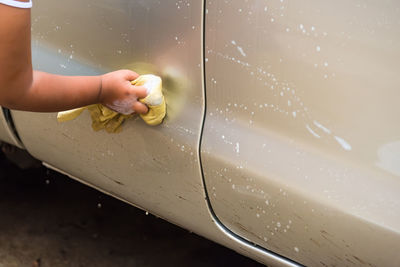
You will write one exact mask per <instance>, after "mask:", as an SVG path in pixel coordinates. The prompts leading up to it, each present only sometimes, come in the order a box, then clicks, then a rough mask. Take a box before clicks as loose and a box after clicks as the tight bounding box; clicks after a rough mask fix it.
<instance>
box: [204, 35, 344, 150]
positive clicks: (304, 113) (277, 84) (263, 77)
mask: <svg viewBox="0 0 400 267" xmlns="http://www.w3.org/2000/svg"><path fill="white" fill-rule="evenodd" d="M231 43H232V45H234V46H236V47H237V49H238V51H239V52H240V54H241V55H242V56H246V54H244V52H243V53H242V52H241V50H240V49H239V46H237V44H236V42H235V41H234V40H232V41H231ZM208 53H209V54H215V55H216V56H217V57H219V58H222V59H224V60H228V61H230V62H233V63H235V64H239V65H241V66H242V67H244V68H245V69H247V71H248V73H249V74H250V75H251V76H255V77H256V78H257V80H259V81H265V82H264V86H269V88H270V90H277V89H278V88H280V89H282V90H281V92H280V93H279V96H281V97H283V96H285V95H287V96H288V97H289V98H290V99H289V100H288V101H287V105H288V107H291V106H294V104H297V106H299V107H300V108H299V109H296V110H294V111H291V112H290V114H291V115H292V119H297V118H298V117H302V118H303V120H304V121H305V122H304V123H305V129H306V130H307V132H309V133H310V134H311V135H312V136H313V137H315V138H318V139H320V138H321V136H322V134H324V135H327V136H332V138H333V139H334V140H335V141H336V142H337V143H338V144H339V145H340V146H341V147H342V148H343V149H344V150H346V151H351V150H352V147H351V145H350V144H349V143H348V142H347V141H345V140H344V139H343V138H341V137H339V136H337V135H334V134H333V133H332V130H330V129H329V128H327V127H326V126H324V125H323V124H322V123H320V122H318V121H316V120H314V119H313V118H312V115H311V114H310V112H309V111H308V108H307V107H306V106H305V105H304V103H303V101H302V100H301V98H300V97H299V96H297V95H296V88H295V86H294V85H292V84H289V83H287V82H281V81H279V80H278V79H277V77H276V76H275V75H274V74H273V73H271V72H267V71H265V70H264V69H263V68H262V67H258V66H253V65H251V64H249V63H248V62H245V61H243V60H240V59H236V58H234V57H231V56H229V55H226V54H223V53H221V52H214V51H213V50H208ZM277 96H278V95H275V97H277ZM236 105H237V104H235V106H236ZM242 106H243V105H240V107H242ZM258 106H259V107H260V108H272V110H273V111H275V112H280V113H285V114H289V111H288V110H287V109H286V108H282V107H281V106H279V105H277V104H259V105H258ZM244 109H245V110H247V107H246V106H245V107H244ZM251 115H252V116H253V115H254V112H251ZM307 121H309V123H307ZM252 122H253V121H252V120H250V124H252Z"/></svg>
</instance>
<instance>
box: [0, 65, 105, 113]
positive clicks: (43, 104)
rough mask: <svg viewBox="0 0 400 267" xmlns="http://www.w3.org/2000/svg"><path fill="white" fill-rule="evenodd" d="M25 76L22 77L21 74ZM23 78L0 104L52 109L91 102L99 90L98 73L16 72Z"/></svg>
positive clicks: (72, 106) (45, 109)
mask: <svg viewBox="0 0 400 267" xmlns="http://www.w3.org/2000/svg"><path fill="white" fill-rule="evenodd" d="M24 76H25V77H24ZM22 77H24V78H25V79H27V81H26V82H25V83H22V82H21V83H19V86H18V87H16V88H9V89H10V91H9V92H10V93H9V95H8V97H7V99H5V100H4V103H2V105H3V106H5V107H7V108H10V109H17V110H27V111H36V112H56V111H61V110H67V109H72V108H77V107H81V106H86V105H90V104H95V103H98V102H99V95H100V93H101V76H61V75H55V74H50V73H45V72H40V71H33V72H32V73H31V77H29V74H26V75H20V78H22Z"/></svg>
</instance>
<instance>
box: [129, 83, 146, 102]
mask: <svg viewBox="0 0 400 267" xmlns="http://www.w3.org/2000/svg"><path fill="white" fill-rule="evenodd" d="M131 86H133V89H132V90H133V91H134V94H135V95H136V97H137V98H139V99H141V98H145V97H146V96H147V89H146V87H144V86H135V85H131Z"/></svg>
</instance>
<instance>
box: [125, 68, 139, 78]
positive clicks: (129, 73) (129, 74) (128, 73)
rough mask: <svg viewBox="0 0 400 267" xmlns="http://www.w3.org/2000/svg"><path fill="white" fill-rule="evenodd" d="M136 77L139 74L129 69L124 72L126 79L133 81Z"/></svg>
mask: <svg viewBox="0 0 400 267" xmlns="http://www.w3.org/2000/svg"><path fill="white" fill-rule="evenodd" d="M137 77H139V74H137V73H136V72H134V71H131V70H126V74H125V79H126V80H128V81H133V80H135V79H136V78H137Z"/></svg>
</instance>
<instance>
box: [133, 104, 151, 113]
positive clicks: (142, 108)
mask: <svg viewBox="0 0 400 267" xmlns="http://www.w3.org/2000/svg"><path fill="white" fill-rule="evenodd" d="M132 108H133V110H134V111H135V112H136V113H140V114H146V113H147V112H148V111H149V109H148V107H147V106H146V105H145V104H143V103H141V102H135V103H133V105H132Z"/></svg>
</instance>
